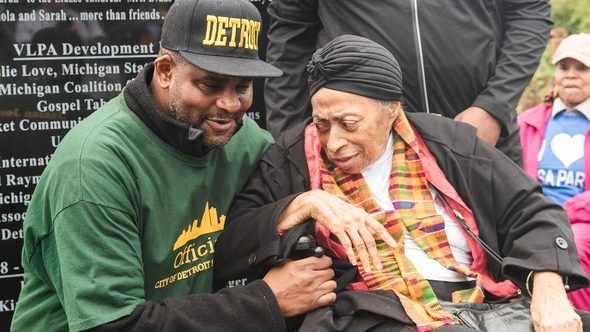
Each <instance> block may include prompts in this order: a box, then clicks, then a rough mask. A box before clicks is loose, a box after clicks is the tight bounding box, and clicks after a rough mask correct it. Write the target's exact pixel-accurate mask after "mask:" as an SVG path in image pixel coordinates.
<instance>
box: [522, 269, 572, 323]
mask: <svg viewBox="0 0 590 332" xmlns="http://www.w3.org/2000/svg"><path fill="white" fill-rule="evenodd" d="M531 316H532V318H533V325H534V327H535V331H536V332H550V331H555V332H570V331H574V332H582V320H581V319H580V316H578V314H576V312H575V311H574V309H573V308H572V305H571V304H570V302H569V300H568V299H567V296H566V294H565V288H564V287H563V282H562V280H561V276H560V275H558V274H557V273H555V272H535V274H534V279H533V298H532V302H531Z"/></svg>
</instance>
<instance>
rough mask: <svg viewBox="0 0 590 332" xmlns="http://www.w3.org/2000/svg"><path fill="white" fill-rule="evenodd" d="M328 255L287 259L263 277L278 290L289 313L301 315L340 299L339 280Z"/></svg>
mask: <svg viewBox="0 0 590 332" xmlns="http://www.w3.org/2000/svg"><path fill="white" fill-rule="evenodd" d="M331 265H332V260H331V259H330V257H328V256H323V257H321V258H317V257H308V258H304V259H300V260H295V261H287V262H286V263H285V264H283V265H281V266H277V267H274V268H272V269H271V270H270V271H269V272H268V273H267V274H266V276H264V278H263V280H264V281H265V282H266V283H267V284H268V286H269V287H270V289H271V290H272V291H273V293H274V294H275V297H276V299H277V302H278V303H279V307H280V308H281V311H282V312H283V315H284V316H285V317H292V316H297V315H300V314H303V313H306V312H308V311H311V310H313V309H316V308H319V307H323V306H326V305H329V304H331V303H333V302H334V301H336V293H334V291H335V290H336V281H334V280H332V279H333V278H334V271H333V270H332V269H330V266H331Z"/></svg>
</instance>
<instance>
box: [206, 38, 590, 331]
mask: <svg viewBox="0 0 590 332" xmlns="http://www.w3.org/2000/svg"><path fill="white" fill-rule="evenodd" d="M308 72H309V73H310V80H309V89H310V94H311V96H312V98H311V103H312V106H313V116H312V120H308V121H306V123H303V124H301V125H300V126H298V127H296V128H293V129H292V130H290V131H288V132H286V133H285V134H284V135H283V136H282V137H281V138H280V139H279V140H278V141H277V143H276V144H274V145H273V146H272V147H271V148H270V149H269V151H267V153H266V154H265V155H264V156H263V158H262V159H261V162H260V164H259V166H258V169H257V171H256V172H255V173H254V175H253V177H252V178H251V179H250V181H249V183H248V184H247V185H246V187H245V188H244V190H243V191H242V192H241V193H240V194H238V195H237V196H236V199H235V200H234V202H233V203H232V207H231V208H230V214H229V215H228V221H227V224H226V228H225V230H224V232H223V233H222V235H221V236H220V238H219V240H218V243H217V248H216V252H215V264H216V269H215V273H216V277H218V278H220V279H225V280H229V279H233V278H239V277H244V276H246V275H248V274H251V273H252V270H253V269H256V268H257V267H259V266H260V267H264V265H265V264H266V263H269V264H271V263H276V262H277V260H278V261H279V262H280V261H281V259H282V258H281V257H283V256H282V254H281V252H280V251H281V250H282V248H283V247H282V246H281V241H282V239H285V238H287V237H288V236H289V235H290V234H289V230H291V231H293V230H295V229H296V228H298V227H299V226H300V225H299V224H301V223H304V222H306V221H307V220H310V219H313V220H315V222H314V224H313V225H314V226H313V227H315V229H314V230H313V231H314V232H315V237H316V239H317V242H318V243H319V244H320V245H321V246H322V247H324V248H325V250H326V253H327V255H329V256H331V257H332V258H333V261H334V266H335V268H336V264H337V263H339V262H342V261H350V262H351V263H352V264H354V265H356V268H358V276H357V278H356V280H354V282H352V283H350V284H349V285H348V287H347V288H348V289H350V290H365V291H362V292H356V291H350V292H349V291H345V292H342V293H340V294H339V295H338V299H337V300H336V304H335V306H334V307H332V308H343V306H339V301H342V300H343V299H347V298H348V299H350V297H349V295H348V294H356V295H354V296H356V298H357V299H358V301H357V300H353V301H352V302H350V303H349V304H351V303H354V305H361V306H362V305H363V303H365V304H368V305H367V306H366V307H364V308H362V310H361V311H363V312H364V314H365V313H370V312H373V313H374V312H376V311H380V312H381V313H382V314H384V315H387V316H388V317H389V318H391V319H388V320H387V322H386V323H384V324H387V325H386V326H387V327H388V328H394V330H395V331H398V330H404V329H410V330H414V329H418V330H419V331H430V330H436V329H441V330H444V331H455V330H456V331H465V330H470V329H468V328H467V327H465V326H462V325H460V323H459V322H458V321H457V320H456V319H455V318H454V317H453V316H452V314H450V312H449V311H447V310H445V309H444V308H443V307H442V305H441V304H440V302H441V301H443V300H444V301H451V300H452V301H453V302H478V301H479V302H481V301H483V300H484V295H486V296H489V297H492V298H493V297H496V298H497V297H505V296H509V295H511V294H514V293H516V292H517V290H518V288H520V289H525V288H526V289H529V290H531V292H532V302H531V307H530V309H531V314H532V319H533V321H534V324H535V329H536V330H537V331H550V330H551V331H553V330H558V329H559V330H560V331H581V330H582V322H581V319H580V316H579V315H578V314H577V313H576V312H575V311H574V309H573V308H572V306H571V304H570V303H569V301H568V299H567V297H566V288H567V287H564V281H565V282H566V285H565V286H569V287H571V288H572V289H574V288H580V287H584V286H586V285H588V280H587V278H586V277H585V275H584V273H583V270H582V268H581V266H580V264H579V260H578V257H577V252H576V250H575V245H574V243H573V240H572V233H571V229H570V227H569V223H568V222H567V216H566V215H565V213H564V212H563V210H562V209H561V208H560V207H559V206H558V205H557V204H554V203H553V202H551V201H550V200H548V199H547V198H546V197H545V196H544V195H543V193H542V192H541V189H540V187H539V185H538V184H536V183H535V182H534V181H531V179H530V178H529V177H528V176H526V174H524V173H523V172H522V171H521V170H520V169H519V168H518V166H516V164H514V163H513V162H511V161H510V160H509V159H508V158H507V157H506V156H505V155H503V154H502V153H501V152H499V151H498V150H496V149H494V148H493V147H492V146H490V145H488V144H486V143H483V142H482V141H480V140H479V139H477V137H476V131H475V129H474V128H473V127H471V126H469V125H467V124H464V123H460V122H455V121H452V120H450V119H446V118H443V117H440V116H435V115H429V114H413V113H408V114H406V113H405V112H404V111H403V109H402V106H401V103H400V100H401V97H402V95H401V94H402V93H401V91H402V83H401V82H402V77H401V69H400V68H399V65H398V63H397V61H396V60H395V58H394V57H393V55H392V54H391V53H390V52H389V51H387V50H386V49H385V48H383V47H382V46H380V45H378V44H377V43H375V42H372V41H370V40H368V39H365V38H362V37H357V36H351V35H343V36H340V37H337V38H336V39H334V40H333V41H331V42H330V43H328V44H327V45H326V46H325V47H323V48H321V49H319V50H318V51H316V53H315V54H314V56H313V57H312V60H311V61H310V63H309V65H308ZM461 224H465V227H466V228H469V229H470V231H471V232H473V233H474V234H479V237H480V238H481V239H482V240H483V241H484V242H485V243H486V244H487V245H488V246H489V247H491V248H492V249H493V250H494V251H496V252H498V253H499V254H500V255H501V256H502V263H501V264H500V263H496V262H495V261H494V260H492V259H491V258H490V257H489V256H486V254H485V252H484V250H483V249H482V246H481V245H480V244H478V242H477V240H476V238H475V237H474V236H470V235H468V233H467V231H465V230H464V229H463V227H462V226H460V225H461ZM383 228H385V229H386V232H384V231H383ZM285 232H286V233H285ZM277 257H278V259H277ZM568 283H569V285H567V284H568ZM484 292H485V293H484ZM372 296H377V297H379V298H380V299H381V300H383V297H385V298H387V299H388V300H387V301H385V302H386V303H387V304H386V305H381V304H376V303H375V302H372V301H371V300H370V299H371V298H372ZM373 299H374V298H373ZM367 300H368V301H367ZM379 301H380V300H379ZM379 303H382V302H379ZM344 307H346V308H349V307H348V306H344ZM319 310H320V311H321V310H330V308H327V309H319ZM346 310H347V309H346ZM346 310H345V311H346ZM316 312H317V311H316ZM364 314H363V315H364ZM312 316H313V315H312ZM309 317H310V315H308V318H309ZM330 317H331V318H330V319H329V320H328V321H322V322H317V321H316V322H314V324H313V325H312V327H314V326H317V328H316V327H314V329H320V327H323V328H326V326H329V327H328V328H326V329H327V330H332V329H337V328H338V329H339V330H340V331H344V330H346V331H358V330H359V326H358V325H355V320H354V319H349V318H350V317H349V318H348V319H347V320H346V318H344V317H342V318H343V319H345V320H346V321H344V320H338V317H336V316H333V317H332V316H330ZM584 319H586V317H585V316H584ZM306 324H307V320H306V321H305V322H304V323H303V327H309V326H310V325H306ZM325 324H328V325H325ZM303 327H302V329H303ZM320 330H321V329H320Z"/></svg>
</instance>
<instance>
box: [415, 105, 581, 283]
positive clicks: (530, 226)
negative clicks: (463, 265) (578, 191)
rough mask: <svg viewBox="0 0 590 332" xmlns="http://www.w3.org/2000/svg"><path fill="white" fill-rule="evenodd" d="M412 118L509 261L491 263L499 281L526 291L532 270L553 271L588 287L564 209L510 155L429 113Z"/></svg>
mask: <svg viewBox="0 0 590 332" xmlns="http://www.w3.org/2000/svg"><path fill="white" fill-rule="evenodd" d="M410 117H411V119H413V120H414V121H415V122H414V124H418V127H419V132H420V135H421V136H422V137H423V139H424V141H425V143H426V145H427V146H428V149H429V151H430V152H431V153H432V154H433V155H434V156H435V158H436V160H437V162H438V164H439V166H440V167H441V169H442V170H443V172H444V173H445V174H446V175H447V179H448V180H449V182H451V184H452V185H453V187H454V188H455V190H457V193H458V194H459V196H461V198H462V199H463V201H464V202H465V203H466V204H467V205H468V206H469V208H470V209H471V210H472V212H473V213H474V214H475V217H476V221H477V226H478V229H479V235H480V237H481V239H482V240H483V241H484V242H485V243H486V244H487V245H489V246H490V247H491V248H493V249H494V251H496V252H497V253H499V254H500V256H502V257H503V258H504V259H503V263H502V265H501V266H499V264H497V263H495V262H494V261H493V260H492V259H488V270H489V271H490V272H491V273H492V275H493V277H494V279H496V280H504V279H506V278H508V279H510V280H511V281H513V282H514V283H515V284H517V286H519V287H520V288H521V289H525V286H524V284H525V281H526V278H527V275H528V273H529V272H530V271H531V270H537V271H540V270H547V271H554V272H557V273H559V274H561V275H562V276H569V282H570V285H571V286H572V289H575V288H580V287H585V286H587V285H588V279H587V278H586V277H585V274H584V271H583V270H582V268H581V266H580V263H579V259H578V253H577V250H576V247H575V243H574V240H573V234H572V230H571V227H570V225H569V221H568V219H567V216H566V214H565V212H564V210H563V209H562V208H561V207H560V206H559V205H557V204H555V203H553V202H552V201H551V200H550V199H548V198H547V197H546V196H545V195H543V192H542V190H541V187H540V186H539V185H538V184H537V183H536V182H534V181H532V180H531V179H530V177H529V176H528V175H527V174H526V173H525V172H524V171H523V170H522V169H521V168H520V167H518V166H517V165H516V164H514V163H513V162H512V161H510V159H508V157H506V156H505V155H504V154H502V153H501V152H499V151H498V150H497V149H495V148H493V147H492V146H490V145H488V144H486V143H484V142H483V141H481V140H479V139H477V138H476V137H475V130H474V128H472V127H470V126H468V125H466V124H462V123H457V122H454V121H450V120H448V119H444V118H441V119H434V118H431V117H428V115H427V114H412V115H411V116H410ZM416 121H418V122H416ZM434 122H439V124H438V125H437V126H435V125H432V123H434ZM440 133H453V134H452V135H442V136H441V135H440Z"/></svg>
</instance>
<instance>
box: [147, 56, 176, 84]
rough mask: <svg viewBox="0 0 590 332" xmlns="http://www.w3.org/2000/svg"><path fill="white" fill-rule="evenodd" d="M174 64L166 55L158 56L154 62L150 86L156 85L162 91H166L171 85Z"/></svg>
mask: <svg viewBox="0 0 590 332" xmlns="http://www.w3.org/2000/svg"><path fill="white" fill-rule="evenodd" d="M175 66H176V63H174V61H173V60H172V57H171V56H170V55H168V54H166V55H162V56H159V57H158V58H156V60H154V76H153V77H152V84H157V85H158V86H159V87H160V88H162V89H168V88H169V87H170V85H171V84H172V76H173V74H174V69H175Z"/></svg>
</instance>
